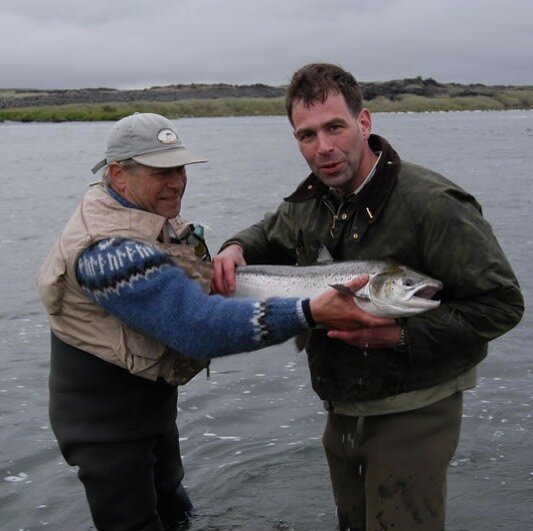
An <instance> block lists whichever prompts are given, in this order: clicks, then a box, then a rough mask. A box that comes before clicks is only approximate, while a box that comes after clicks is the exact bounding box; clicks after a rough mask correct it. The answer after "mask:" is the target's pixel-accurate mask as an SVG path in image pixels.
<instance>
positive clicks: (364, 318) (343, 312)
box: [311, 275, 395, 339]
mask: <svg viewBox="0 0 533 531" xmlns="http://www.w3.org/2000/svg"><path fill="white" fill-rule="evenodd" d="M367 282H368V275H360V276H359V277H357V278H355V279H354V280H351V281H350V282H347V283H346V286H347V287H348V288H349V289H350V290H351V291H357V290H358V289H361V288H362V287H363V286H364V285H365V284H366V283H367ZM311 314H312V316H313V319H314V321H315V322H316V323H317V324H321V325H322V326H324V327H326V328H333V329H335V331H339V330H365V329H369V328H371V329H373V328H374V327H388V326H392V325H395V321H394V319H384V318H382V317H374V316H373V315H371V314H369V313H367V312H365V311H363V310H361V308H359V307H358V306H357V305H356V304H355V301H354V299H353V297H351V296H350V295H346V294H345V293H341V292H340V291H338V290H333V289H332V290H328V291H325V292H324V293H322V294H321V295H319V296H318V297H315V298H314V299H311ZM339 339H340V338H339Z"/></svg>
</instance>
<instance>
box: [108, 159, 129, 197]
mask: <svg viewBox="0 0 533 531" xmlns="http://www.w3.org/2000/svg"><path fill="white" fill-rule="evenodd" d="M107 175H108V177H109V183H110V184H111V186H112V187H113V188H114V189H115V190H116V191H117V192H119V193H120V192H123V191H124V190H125V189H126V172H125V171H124V168H123V167H122V164H120V163H119V162H112V163H111V164H110V165H109V166H108V167H107Z"/></svg>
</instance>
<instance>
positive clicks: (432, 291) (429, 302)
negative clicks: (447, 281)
mask: <svg viewBox="0 0 533 531" xmlns="http://www.w3.org/2000/svg"><path fill="white" fill-rule="evenodd" d="M442 288H443V284H442V282H439V281H436V282H432V283H431V284H424V285H423V286H420V287H418V288H416V289H415V290H413V291H412V292H411V296H410V297H409V300H410V301H411V302H415V303H417V304H418V305H420V306H423V307H425V308H436V307H437V306H438V305H439V304H440V301H439V300H437V299H434V298H433V297H435V295H436V294H437V292H439V291H440V290H441V289H442Z"/></svg>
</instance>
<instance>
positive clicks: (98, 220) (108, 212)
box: [37, 183, 213, 385]
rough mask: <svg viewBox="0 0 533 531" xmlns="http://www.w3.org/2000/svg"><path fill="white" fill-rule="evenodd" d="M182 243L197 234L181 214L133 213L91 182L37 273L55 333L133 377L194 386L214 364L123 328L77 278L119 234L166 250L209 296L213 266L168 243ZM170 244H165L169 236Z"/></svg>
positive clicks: (184, 247) (182, 246)
mask: <svg viewBox="0 0 533 531" xmlns="http://www.w3.org/2000/svg"><path fill="white" fill-rule="evenodd" d="M169 227H170V229H171V230H172V231H173V232H174V234H175V235H176V236H177V237H178V238H183V237H184V236H186V235H187V233H188V232H189V231H190V228H189V226H188V223H187V222H186V221H184V220H183V219H181V218H179V217H177V218H174V219H171V220H166V219H165V218H164V217H162V216H159V215H157V214H152V213H151V212H146V211H143V210H138V209H135V208H126V207H124V206H122V205H121V204H120V203H119V202H118V201H116V200H115V199H114V198H113V197H111V196H110V195H109V194H108V193H107V191H106V188H105V185H104V184H103V183H96V184H94V185H92V186H91V187H90V189H89V191H88V192H87V193H86V194H85V196H84V198H83V199H82V201H81V203H80V204H79V205H78V207H77V209H76V211H75V212H74V214H73V215H72V217H71V218H70V220H69V222H68V223H67V225H66V227H65V228H64V230H63V231H62V233H61V234H60V236H59V238H58V239H57V241H56V242H55V244H54V245H53V247H52V249H51V250H50V253H49V254H48V256H47V258H46V260H45V262H44V264H43V265H42V267H41V269H40V271H39V273H38V275H37V287H38V289H39V293H40V296H41V299H42V301H43V303H44V305H45V307H46V310H47V312H48V319H49V321H50V326H51V328H52V330H53V332H54V334H55V335H56V336H57V337H58V338H59V339H61V340H62V341H64V342H65V343H68V344H69V345H72V346H74V347H77V348H79V349H81V350H84V351H86V352H89V353H91V354H94V355H95V356H98V357H99V358H101V359H103V360H105V361H108V362H109V363H113V364H114V365H118V366H119V367H123V368H126V369H128V371H130V372H131V373H132V374H135V375H137V376H141V377H143V378H147V379H149V380H156V379H157V378H160V377H161V378H164V379H165V380H166V381H167V382H169V383H170V384H173V385H183V384H185V383H187V382H188V381H189V380H190V379H191V378H192V377H193V376H194V375H195V374H197V373H198V372H199V371H200V370H202V369H203V368H205V367H206V366H207V365H208V363H209V362H208V361H199V360H195V359H193V358H191V357H188V356H184V355H182V354H179V353H178V352H176V351H174V350H171V349H170V348H169V347H167V346H166V345H164V344H163V343H161V342H160V341H157V340H156V339H153V338H152V337H150V336H146V335H144V334H141V333H139V332H137V331H136V330H134V329H132V328H130V327H129V326H127V325H125V324H123V323H122V322H121V321H120V320H119V319H118V318H116V317H114V316H113V315H110V314H109V313H107V312H106V311H105V310H103V309H102V308H100V307H99V306H98V305H97V304H95V303H94V302H92V301H91V300H90V299H89V298H88V297H87V295H86V294H85V293H84V291H83V290H82V288H81V287H80V285H79V284H78V282H77V279H76V264H77V260H78V258H79V256H80V254H81V253H82V252H83V251H84V250H85V249H86V248H87V247H88V246H89V245H90V244H91V243H93V242H95V241H98V240H102V239H104V238H111V237H120V238H128V239H132V240H137V241H139V242H141V243H140V244H142V243H146V244H150V245H153V246H155V247H157V248H158V249H160V250H161V251H164V252H165V253H167V254H168V255H169V256H170V257H171V258H172V260H173V261H174V263H175V264H176V265H178V266H180V267H181V268H182V269H183V270H184V271H185V273H186V274H187V275H188V276H189V278H191V279H192V280H195V281H196V282H198V283H199V284H200V285H201V286H202V288H203V290H204V291H205V292H206V293H208V292H209V286H210V283H211V278H212V274H213V273H212V266H211V264H210V263H208V262H204V261H202V260H201V259H200V258H198V257H197V256H196V254H195V249H194V247H193V246H192V245H186V244H172V243H170V242H169V237H168V233H169V230H168V228H169ZM162 231H163V234H165V235H167V236H166V237H165V238H164V239H165V240H166V241H167V243H161V242H159V241H158V239H157V238H158V237H159V235H160V234H161V233H162Z"/></svg>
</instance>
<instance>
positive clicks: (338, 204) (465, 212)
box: [223, 135, 523, 401]
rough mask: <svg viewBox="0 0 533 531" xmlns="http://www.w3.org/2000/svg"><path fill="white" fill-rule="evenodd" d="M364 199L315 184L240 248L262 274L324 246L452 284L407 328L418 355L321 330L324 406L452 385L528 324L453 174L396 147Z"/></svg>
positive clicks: (316, 354) (243, 238) (317, 371)
mask: <svg viewBox="0 0 533 531" xmlns="http://www.w3.org/2000/svg"><path fill="white" fill-rule="evenodd" d="M369 142H370V147H371V149H372V150H373V151H374V152H376V153H378V152H381V153H382V155H381V157H380V159H379V162H378V165H377V168H376V173H375V174H374V176H373V177H372V179H371V180H370V181H369V182H368V183H367V184H366V186H365V187H364V188H363V189H362V190H361V191H360V192H359V193H358V194H356V195H353V194H352V195H350V196H348V197H347V198H344V199H342V198H340V197H337V196H336V194H335V193H334V192H332V191H331V190H330V189H329V188H328V187H327V186H326V185H324V184H323V183H322V182H321V181H320V180H319V179H318V178H317V177H316V176H315V175H313V174H311V175H310V176H309V177H308V178H307V179H306V180H305V181H303V182H302V183H301V184H300V185H299V186H298V188H297V189H296V191H295V192H294V193H293V194H292V195H290V196H289V197H287V198H285V200H284V202H283V203H282V204H281V205H280V206H279V208H278V209H277V211H276V212H275V213H269V214H266V216H265V218H264V219H263V221H261V222H260V223H258V224H256V225H253V226H252V227H249V228H248V229H245V230H243V231H242V232H239V233H238V234H237V235H236V236H234V237H233V238H231V239H230V240H228V241H227V242H226V243H225V244H224V245H223V247H225V246H227V245H229V244H230V243H239V244H240V245H241V246H242V247H243V249H244V256H245V259H246V261H247V263H250V264H254V263H255V264H257V263H263V264H274V263H275V264H299V265H309V264H312V263H314V262H315V261H316V259H317V256H318V252H319V249H320V247H321V246H322V245H325V246H326V248H327V249H328V250H329V251H330V253H331V254H332V256H333V257H334V259H336V260H351V259H354V260H355V259H365V260H366V259H368V260H370V259H387V260H391V261H395V262H397V263H400V264H403V265H406V266H409V267H411V268H413V269H416V270H418V271H421V272H424V273H426V274H428V275H430V276H432V277H434V278H437V279H439V280H441V281H442V282H443V283H444V289H443V291H442V292H441V293H440V298H441V300H442V304H441V305H440V307H439V308H437V309H435V310H432V311H429V312H426V313H424V314H420V315H417V316H413V317H409V318H406V319H403V320H402V322H403V324H404V326H405V327H406V330H407V342H408V349H407V352H406V353H404V354H400V353H398V352H396V351H394V350H392V349H376V350H372V351H370V352H369V353H368V355H365V353H364V352H363V351H361V350H360V349H358V348H356V347H352V346H350V345H347V344H346V343H343V342H341V341H337V340H332V339H329V338H328V337H327V336H326V333H325V332H324V331H323V330H319V329H316V330H313V332H312V335H311V337H310V339H309V341H308V343H307V347H306V351H307V355H308V358H309V367H310V371H311V378H312V382H313V388H314V389H315V391H316V392H317V394H318V395H319V396H320V397H321V398H322V399H323V400H338V401H353V400H368V399H379V398H385V397H389V396H393V395H397V394H400V393H406V392H409V391H413V390H417V389H425V388H428V387H432V386H434V385H437V384H440V383H443V382H447V381H449V380H451V379H453V378H455V377H457V376H459V375H462V374H464V373H465V372H466V371H468V370H469V369H471V368H472V367H474V366H475V365H477V364H478V363H479V362H480V361H481V360H482V359H483V358H484V357H485V356H486V354H487V343H488V342H489V341H490V340H492V339H494V338H496V337H498V336H500V335H502V334H503V333H505V332H507V331H508V330H509V329H511V328H512V327H513V326H515V325H516V324H517V323H518V322H519V321H520V318H521V316H522V313H523V298H522V295H521V292H520V288H519V286H518V282H517V280H516V278H515V276H514V274H513V271H512V270H511V267H510V265H509V263H508V261H507V259H506V257H505V256H504V254H503V252H502V250H501V248H500V246H499V244H498V242H497V241H496V238H495V237H494V234H493V232H492V229H491V227H490V225H489V224H488V223H487V221H485V220H484V219H483V217H482V214H481V208H480V206H479V204H478V203H477V201H476V200H475V199H474V197H472V196H471V195H470V194H468V193H467V192H465V191H464V190H462V189H461V188H460V187H458V186H457V185H455V184H454V183H452V182H450V181H449V180H447V179H446V178H444V177H442V176H441V175H439V174H437V173H435V172H433V171H431V170H429V169H427V168H423V167H421V166H417V165H415V164H411V163H408V162H404V161H401V160H400V158H399V157H398V155H397V153H396V152H395V151H394V149H393V148H392V147H391V146H390V145H389V144H388V143H387V141H386V140H385V139H383V138H381V137H379V136H377V135H371V137H370V140H369Z"/></svg>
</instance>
